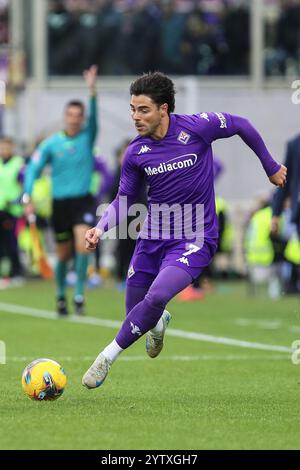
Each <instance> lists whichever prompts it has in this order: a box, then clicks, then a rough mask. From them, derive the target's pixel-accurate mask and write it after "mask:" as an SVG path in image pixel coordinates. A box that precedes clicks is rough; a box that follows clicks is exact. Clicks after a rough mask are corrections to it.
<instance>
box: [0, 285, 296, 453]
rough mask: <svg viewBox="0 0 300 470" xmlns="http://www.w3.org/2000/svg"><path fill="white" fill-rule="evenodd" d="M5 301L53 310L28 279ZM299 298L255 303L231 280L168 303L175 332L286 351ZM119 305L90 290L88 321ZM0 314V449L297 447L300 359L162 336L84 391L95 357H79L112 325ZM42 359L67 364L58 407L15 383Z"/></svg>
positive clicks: (50, 299) (119, 312)
mask: <svg viewBox="0 0 300 470" xmlns="http://www.w3.org/2000/svg"><path fill="white" fill-rule="evenodd" d="M0 302H6V303H10V304H14V305H22V306H27V307H34V308H40V309H47V310H53V307H54V288H53V285H52V284H51V283H50V284H49V283H43V282H39V281H36V282H32V283H28V284H26V286H25V287H24V288H19V289H9V290H5V291H1V292H0ZM298 302H299V301H298V299H296V298H284V299H282V300H279V301H276V302H271V301H270V300H268V299H263V298H260V299H254V298H253V297H249V296H247V295H246V290H245V286H244V285H243V284H226V285H225V287H224V286H219V288H218V289H217V290H216V292H215V293H214V294H212V295H210V296H208V297H207V298H206V299H205V301H204V302H193V303H189V304H186V303H185V304H182V303H180V302H178V301H177V300H175V301H173V302H172V303H171V304H170V305H169V310H170V311H171V312H172V314H173V319H172V323H171V324H170V328H172V329H181V330H186V331H194V332H203V333H207V334H211V335H215V336H222V337H229V338H235V339H240V340H245V341H253V342H254V341H255V342H261V343H266V344H274V345H282V346H288V347H290V346H291V344H292V342H293V341H294V340H295V339H300V315H299V314H300V309H299V303H298ZM123 304H124V300H123V295H122V294H120V293H117V292H115V291H114V290H110V289H98V290H96V291H90V292H88V298H87V305H88V310H89V314H90V315H92V316H96V317H99V318H103V319H105V318H106V319H113V320H122V318H123V314H124V313H123V312H124V307H123ZM70 306H71V302H70ZM2 310H3V309H1V312H0V339H1V340H3V341H5V343H6V347H7V356H8V359H7V364H6V365H1V366H0V384H1V385H0V387H1V388H0V391H1V400H0V421H1V426H0V448H1V449H98V450H101V449H103V450H104V449H111V450H113V449H134V450H136V449H172V450H173V449H174V450H176V449H185V450H192V449H299V448H300V426H299V424H300V413H299V395H300V386H299V382H300V366H295V365H292V363H291V356H290V354H289V353H280V352H272V351H259V350H254V349H245V348H240V347H233V346H226V345H222V344H213V343H208V342H199V341H193V340H190V339H184V338H175V337H171V336H169V337H167V338H166V346H165V349H164V351H163V352H162V354H161V356H160V357H159V358H157V359H155V360H151V359H148V358H147V356H146V354H145V346H144V339H143V338H142V339H141V340H139V341H138V342H137V343H136V344H135V345H134V346H132V347H131V348H130V349H129V350H128V351H126V352H125V353H123V355H122V356H121V358H120V360H119V361H117V362H116V363H115V364H114V365H113V368H112V370H111V372H110V374H109V376H108V378H107V380H106V382H105V384H104V385H103V387H101V388H100V389H98V390H92V391H87V390H86V389H84V388H83V387H82V386H81V377H82V374H83V373H84V372H85V370H86V369H87V367H88V366H89V365H90V363H91V360H90V359H87V358H86V356H90V357H91V358H92V357H94V356H96V355H97V354H98V352H99V350H100V349H101V348H102V347H104V346H105V345H106V344H107V343H108V342H110V341H111V340H112V339H113V337H114V334H115V332H116V330H115V329H113V328H105V327H99V326H91V325H83V324H75V323H70V322H68V321H65V320H59V319H58V320H55V321H53V320H46V319H39V318H31V317H25V316H21V315H12V314H10V313H8V312H5V311H2ZM277 321H278V322H279V323H278V324H279V327H278V325H277V326H276V322H277ZM245 324H246V325H247V326H245ZM295 327H296V328H295ZM297 327H299V332H297ZM174 356H190V357H189V358H187V359H186V360H179V359H178V360H176V359H175V358H174ZM22 357H24V359H22ZM40 357H48V358H52V359H54V360H57V361H59V362H61V363H62V365H63V366H64V368H65V370H66V373H67V376H68V384H67V387H66V390H65V393H64V395H63V396H62V397H61V398H60V399H59V400H57V401H56V402H33V401H30V400H29V399H28V398H27V397H26V396H25V395H24V394H23V391H22V389H21V374H22V371H23V369H24V367H25V366H26V365H27V364H28V363H29V362H30V361H31V360H33V359H36V358H40ZM140 357H145V359H144V360H140ZM130 358H132V359H136V360H132V361H130V360H128V359H130Z"/></svg>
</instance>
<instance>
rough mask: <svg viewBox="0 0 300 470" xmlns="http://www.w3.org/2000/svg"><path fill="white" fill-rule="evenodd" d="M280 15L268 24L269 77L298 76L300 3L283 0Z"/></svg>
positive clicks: (299, 62) (295, 0) (267, 52)
mask: <svg viewBox="0 0 300 470" xmlns="http://www.w3.org/2000/svg"><path fill="white" fill-rule="evenodd" d="M279 11H280V13H279V15H275V18H274V15H273V17H271V19H269V18H267V22H266V41H267V49H266V53H265V68H266V74H267V75H287V74H291V73H292V74H298V73H299V72H300V3H299V0H281V1H280V6H279Z"/></svg>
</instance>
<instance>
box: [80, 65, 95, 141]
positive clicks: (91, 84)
mask: <svg viewBox="0 0 300 470" xmlns="http://www.w3.org/2000/svg"><path fill="white" fill-rule="evenodd" d="M97 73H98V68H97V66H96V65H92V67H90V68H89V69H88V70H85V71H84V73H83V76H84V79H85V83H86V85H87V88H88V90H89V95H90V105H89V115H88V121H87V126H86V130H87V132H88V133H89V136H90V142H91V145H93V144H94V142H95V139H96V137H97V133H98V113H97Z"/></svg>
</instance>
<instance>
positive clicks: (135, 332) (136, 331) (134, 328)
mask: <svg viewBox="0 0 300 470" xmlns="http://www.w3.org/2000/svg"><path fill="white" fill-rule="evenodd" d="M130 326H131V328H132V330H131V333H132V334H133V335H138V336H142V333H141V330H140V329H139V327H138V326H136V325H134V324H133V323H132V321H131V322H130Z"/></svg>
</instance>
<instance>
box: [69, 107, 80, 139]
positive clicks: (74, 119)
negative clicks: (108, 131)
mask: <svg viewBox="0 0 300 470" xmlns="http://www.w3.org/2000/svg"><path fill="white" fill-rule="evenodd" d="M65 123H66V130H67V132H68V133H69V134H71V135H75V134H78V133H79V132H80V131H81V127H82V125H83V123H84V112H83V110H82V108H80V107H79V106H68V107H67V108H66V111H65Z"/></svg>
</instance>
